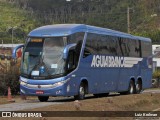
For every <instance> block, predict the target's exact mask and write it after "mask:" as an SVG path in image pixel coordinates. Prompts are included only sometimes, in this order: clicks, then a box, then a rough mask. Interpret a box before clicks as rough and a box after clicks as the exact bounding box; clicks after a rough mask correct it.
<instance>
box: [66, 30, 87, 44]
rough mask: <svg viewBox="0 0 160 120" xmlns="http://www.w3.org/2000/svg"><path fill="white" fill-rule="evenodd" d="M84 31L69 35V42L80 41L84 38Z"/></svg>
mask: <svg viewBox="0 0 160 120" xmlns="http://www.w3.org/2000/svg"><path fill="white" fill-rule="evenodd" d="M84 34H85V33H84V32H79V33H74V34H72V35H70V36H69V39H68V43H78V41H80V40H82V41H83V39H84Z"/></svg>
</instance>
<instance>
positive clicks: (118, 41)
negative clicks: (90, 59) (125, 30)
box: [85, 33, 151, 57]
mask: <svg viewBox="0 0 160 120" xmlns="http://www.w3.org/2000/svg"><path fill="white" fill-rule="evenodd" d="M141 46H143V48H142V51H143V54H142V52H141ZM148 48H151V47H150V43H146V42H144V43H141V42H140V41H139V40H135V39H130V38H123V37H117V36H110V35H100V34H93V33H89V34H88V35H87V41H86V46H85V49H86V51H87V52H89V53H90V54H106V55H116V56H125V57H141V56H142V55H143V56H148V55H149V54H151V53H150V51H151V50H150V49H148ZM89 53H87V54H89Z"/></svg>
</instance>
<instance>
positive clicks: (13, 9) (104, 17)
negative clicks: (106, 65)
mask: <svg viewBox="0 0 160 120" xmlns="http://www.w3.org/2000/svg"><path fill="white" fill-rule="evenodd" d="M0 1H1V2H0V7H1V8H0V9H3V11H1V12H0V15H2V16H3V17H4V18H5V19H3V18H2V17H1V18H0V24H3V25H2V26H0V30H1V31H2V32H3V33H4V31H5V32H6V29H7V27H8V26H12V25H13V24H14V26H18V28H19V29H20V30H19V31H20V33H23V35H22V34H19V32H18V31H17V38H20V39H22V38H23V37H22V36H26V34H27V33H28V32H29V31H30V30H31V29H33V28H35V27H37V26H42V25H47V24H57V23H82V24H89V25H95V26H100V27H106V28H110V29H115V30H119V31H122V32H127V8H128V7H129V13H130V30H131V34H135V35H141V36H146V37H151V38H152V40H153V41H154V42H159V41H160V22H159V19H160V0H71V1H66V0H0ZM1 4H3V5H1ZM6 13H7V14H6ZM15 13H16V14H15ZM4 39H7V38H4Z"/></svg>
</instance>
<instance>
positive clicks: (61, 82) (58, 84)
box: [52, 78, 70, 87]
mask: <svg viewBox="0 0 160 120" xmlns="http://www.w3.org/2000/svg"><path fill="white" fill-rule="evenodd" d="M69 80H70V78H68V79H67V80H64V81H60V82H57V83H54V84H53V85H52V87H59V86H62V85H63V84H65V83H66V82H68V81H69Z"/></svg>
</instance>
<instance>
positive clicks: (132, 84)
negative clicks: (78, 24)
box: [128, 80, 136, 94]
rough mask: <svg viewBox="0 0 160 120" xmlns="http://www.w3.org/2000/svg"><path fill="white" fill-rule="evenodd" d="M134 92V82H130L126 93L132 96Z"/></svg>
mask: <svg viewBox="0 0 160 120" xmlns="http://www.w3.org/2000/svg"><path fill="white" fill-rule="evenodd" d="M135 91H136V87H135V84H134V81H133V80H131V81H130V84H129V90H128V93H129V94H134V93H135Z"/></svg>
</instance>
